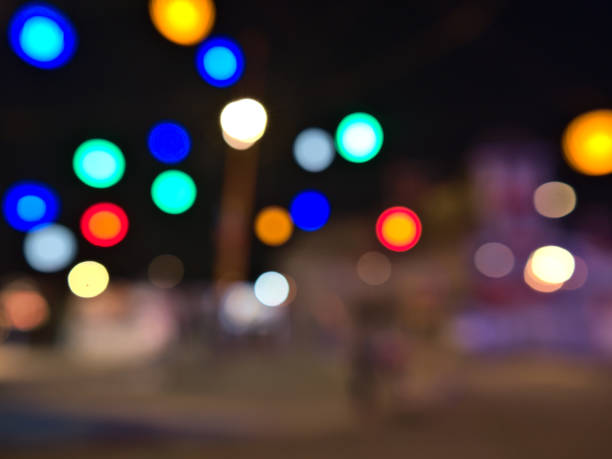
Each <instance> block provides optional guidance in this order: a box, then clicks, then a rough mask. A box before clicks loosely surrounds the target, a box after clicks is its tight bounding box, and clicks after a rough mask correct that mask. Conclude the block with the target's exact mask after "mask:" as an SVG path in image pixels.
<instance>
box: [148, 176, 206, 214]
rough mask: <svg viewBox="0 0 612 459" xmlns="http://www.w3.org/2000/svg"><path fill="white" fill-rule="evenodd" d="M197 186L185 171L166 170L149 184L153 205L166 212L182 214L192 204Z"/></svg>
mask: <svg viewBox="0 0 612 459" xmlns="http://www.w3.org/2000/svg"><path fill="white" fill-rule="evenodd" d="M196 195H197V188H196V185H195V183H194V181H193V179H192V178H191V177H190V176H189V175H187V174H186V173H185V172H182V171H178V170H174V169H172V170H167V171H164V172H162V173H161V174H159V175H158V176H157V177H156V178H155V180H153V185H151V197H152V198H153V202H154V203H155V205H156V206H157V207H158V208H159V209H160V210H161V211H163V212H166V213H167V214H182V213H183V212H186V211H187V210H189V209H190V208H191V206H193V203H194V202H195V199H196Z"/></svg>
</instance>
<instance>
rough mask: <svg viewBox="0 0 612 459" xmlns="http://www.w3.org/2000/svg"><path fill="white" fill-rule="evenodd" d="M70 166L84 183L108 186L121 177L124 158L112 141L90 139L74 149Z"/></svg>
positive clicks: (94, 185)
mask: <svg viewBox="0 0 612 459" xmlns="http://www.w3.org/2000/svg"><path fill="white" fill-rule="evenodd" d="M72 167H73V168H74V172H75V174H76V176H77V177H78V178H79V180H81V181H82V182H83V183H84V184H85V185H88V186H90V187H93V188H108V187H111V186H113V185H114V184H116V183H117V182H118V181H119V180H121V177H123V173H124V172H125V158H124V157H123V153H122V152H121V150H120V149H119V147H118V146H117V145H115V144H114V143H112V142H109V141H108V140H104V139H90V140H86V141H85V142H83V143H82V144H81V145H79V147H78V148H77V149H76V151H75V153H74V158H73V160H72Z"/></svg>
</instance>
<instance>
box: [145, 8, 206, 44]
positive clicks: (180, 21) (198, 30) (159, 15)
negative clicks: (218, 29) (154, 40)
mask: <svg viewBox="0 0 612 459" xmlns="http://www.w3.org/2000/svg"><path fill="white" fill-rule="evenodd" d="M149 15H150V16H151V21H152V22H153V25H154V26H155V28H156V29H157V31H158V32H159V33H160V34H162V35H163V36H164V37H165V38H166V39H168V40H170V41H171V42H173V43H176V44H178V45H183V46H189V45H195V44H197V43H200V42H201V41H202V40H204V38H206V36H207V35H208V34H209V33H210V30H211V29H212V26H213V24H214V22H215V5H214V3H213V2H212V1H211V0H151V1H150V2H149Z"/></svg>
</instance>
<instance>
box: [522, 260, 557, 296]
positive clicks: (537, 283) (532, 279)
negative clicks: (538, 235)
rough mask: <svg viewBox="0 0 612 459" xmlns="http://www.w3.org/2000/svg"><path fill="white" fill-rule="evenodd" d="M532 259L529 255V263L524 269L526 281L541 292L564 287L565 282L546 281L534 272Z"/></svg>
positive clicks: (549, 291) (554, 290)
mask: <svg viewBox="0 0 612 459" xmlns="http://www.w3.org/2000/svg"><path fill="white" fill-rule="evenodd" d="M531 262H532V259H531V257H529V260H527V263H526V264H525V269H524V270H523V279H525V283H526V284H527V285H528V286H529V287H531V288H532V289H533V290H535V291H536V292H541V293H552V292H556V291H557V290H559V289H560V288H561V287H563V283H562V282H560V283H556V284H551V283H549V282H544V281H543V280H541V279H538V277H537V276H536V275H535V274H534V273H533V266H532V264H531Z"/></svg>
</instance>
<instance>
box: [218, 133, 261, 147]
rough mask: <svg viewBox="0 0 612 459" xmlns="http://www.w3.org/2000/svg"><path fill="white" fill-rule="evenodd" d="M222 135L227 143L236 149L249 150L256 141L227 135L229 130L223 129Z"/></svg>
mask: <svg viewBox="0 0 612 459" xmlns="http://www.w3.org/2000/svg"><path fill="white" fill-rule="evenodd" d="M221 136H222V137H223V140H225V143H226V144H228V145H229V146H230V147H232V148H233V149H234V150H248V149H249V148H251V147H252V146H253V144H254V143H255V142H241V141H240V140H237V139H234V138H233V137H230V136H229V135H227V132H225V131H221Z"/></svg>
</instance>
